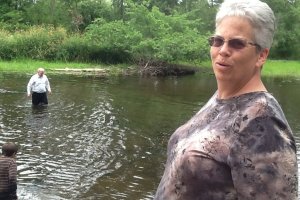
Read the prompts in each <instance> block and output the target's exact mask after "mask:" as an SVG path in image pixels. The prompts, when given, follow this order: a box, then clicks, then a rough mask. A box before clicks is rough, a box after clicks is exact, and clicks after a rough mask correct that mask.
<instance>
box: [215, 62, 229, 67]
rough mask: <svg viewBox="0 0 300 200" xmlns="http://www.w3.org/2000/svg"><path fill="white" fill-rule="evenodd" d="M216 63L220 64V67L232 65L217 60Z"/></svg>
mask: <svg viewBox="0 0 300 200" xmlns="http://www.w3.org/2000/svg"><path fill="white" fill-rule="evenodd" d="M216 65H217V66H220V67H230V65H229V64H227V63H224V62H216Z"/></svg>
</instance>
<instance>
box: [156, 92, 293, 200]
mask: <svg viewBox="0 0 300 200" xmlns="http://www.w3.org/2000/svg"><path fill="white" fill-rule="evenodd" d="M297 189H298V182H297V157H296V146H295V141H294V138H293V135H292V131H291V129H290V127H289V125H288V122H287V120H286V118H285V116H284V114H283V112H282V109H281V107H280V105H279V104H278V102H277V101H276V99H275V98H274V97H273V96H272V95H271V94H270V93H268V92H252V93H247V94H243V95H240V96H237V97H233V98H230V99H226V100H224V99H218V98H217V95H216V94H215V95H213V97H212V98H211V99H210V100H209V101H208V102H207V104H206V105H205V106H204V107H203V108H202V109H201V110H200V111H199V112H198V113H196V115H195V116H194V117H192V118H191V119H190V120H189V121H188V122H187V123H186V124H184V125H182V126H181V127H179V128H178V129H177V130H176V131H175V132H174V133H173V135H172V136H171V138H170V140H169V143H168V159H167V163H166V165H165V172H164V175H163V177H162V179H161V182H160V184H159V186H158V189H157V191H156V195H155V198H154V199H155V200H160V199H164V200H169V199H170V200H175V199H184V200H197V199H199V200H201V199H203V200H233V199H239V200H250V199H251V200H254V199H255V200H275V199H276V200H279V199H284V200H296V199H297Z"/></svg>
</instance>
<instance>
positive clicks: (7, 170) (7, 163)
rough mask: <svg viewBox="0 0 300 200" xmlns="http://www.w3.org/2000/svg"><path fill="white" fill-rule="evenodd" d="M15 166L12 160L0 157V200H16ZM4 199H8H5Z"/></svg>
mask: <svg viewBox="0 0 300 200" xmlns="http://www.w3.org/2000/svg"><path fill="white" fill-rule="evenodd" d="M16 192H17V164H16V161H15V159H14V158H11V157H6V156H0V199H3V198H4V196H5V197H7V196H9V197H11V198H9V199H16ZM5 199H8V197H7V198H5Z"/></svg>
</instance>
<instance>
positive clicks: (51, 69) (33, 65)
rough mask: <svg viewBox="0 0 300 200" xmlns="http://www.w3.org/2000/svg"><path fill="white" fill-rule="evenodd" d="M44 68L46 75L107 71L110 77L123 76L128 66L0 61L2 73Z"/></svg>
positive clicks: (26, 60)
mask: <svg viewBox="0 0 300 200" xmlns="http://www.w3.org/2000/svg"><path fill="white" fill-rule="evenodd" d="M40 67H42V68H44V69H45V70H46V73H58V72H57V71H55V70H56V69H65V68H69V69H86V68H96V69H106V70H107V72H108V74H110V75H118V74H121V73H122V72H123V71H124V70H125V69H127V68H128V65H121V64H120V65H105V64H95V63H76V62H48V61H38V60H28V59H23V60H12V61H0V73H1V72H9V73H35V72H36V70H37V69H38V68H40Z"/></svg>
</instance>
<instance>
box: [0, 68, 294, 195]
mask: <svg viewBox="0 0 300 200" xmlns="http://www.w3.org/2000/svg"><path fill="white" fill-rule="evenodd" d="M30 76H31V75H30V74H24V75H14V74H3V73H2V74H0V144H1V145H2V144H3V143H4V142H6V141H12V142H16V143H18V145H19V146H20V151H19V153H18V155H17V164H18V195H19V199H21V200H22V199H24V200H35V199H37V200H39V199H41V200H44V199H46V200H48V199H50V200H51V199H54V200H56V199H130V200H131V199H152V198H153V195H154V193H155V190H156V187H157V186H158V183H159V181H160V177H161V175H162V173H163V170H164V163H165V160H166V145H167V142H168V139H169V137H170V135H171V134H172V132H173V131H174V130H175V129H176V128H177V127H178V126H180V125H181V124H183V123H184V122H185V121H187V120H188V119H189V118H190V117H191V116H192V115H193V114H194V113H196V112H197V111H198V110H199V109H200V108H201V106H203V105H204V103H205V102H206V101H207V100H208V98H209V97H210V96H211V95H212V94H213V93H214V91H215V89H216V84H215V80H214V77H213V75H211V74H209V73H204V74H196V75H192V76H185V77H177V78H176V77H167V78H145V77H144V78H142V77H132V76H130V77H110V78H100V77H78V76H70V75H52V76H51V75H49V79H50V82H51V86H52V91H53V94H52V95H50V96H48V99H49V105H48V106H45V107H38V108H33V107H32V106H31V100H30V99H28V98H27V97H26V85H27V82H28V80H29V78H30ZM264 82H265V84H266V86H267V87H268V89H269V91H270V92H272V93H273V94H274V96H275V97H276V98H277V99H278V101H279V102H280V104H281V105H282V108H283V110H284V111H285V114H286V117H287V119H288V121H289V123H290V125H291V127H292V129H293V131H294V135H295V138H296V141H297V147H298V149H300V123H299V121H300V109H299V99H300V79H297V78H280V77H279V78H264ZM298 157H299V161H300V153H298Z"/></svg>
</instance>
